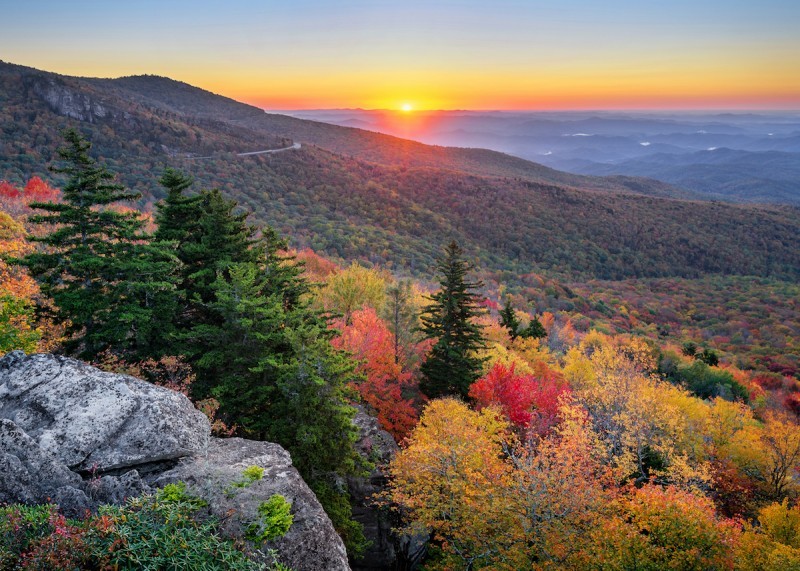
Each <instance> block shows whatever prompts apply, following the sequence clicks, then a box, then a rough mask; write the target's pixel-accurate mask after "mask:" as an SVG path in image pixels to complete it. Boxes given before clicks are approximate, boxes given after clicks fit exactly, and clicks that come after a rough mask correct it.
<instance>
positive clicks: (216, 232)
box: [156, 170, 365, 553]
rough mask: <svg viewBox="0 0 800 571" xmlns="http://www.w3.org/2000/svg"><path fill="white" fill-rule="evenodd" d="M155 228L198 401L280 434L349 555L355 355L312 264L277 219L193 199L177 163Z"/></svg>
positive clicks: (243, 424) (223, 202) (353, 528)
mask: <svg viewBox="0 0 800 571" xmlns="http://www.w3.org/2000/svg"><path fill="white" fill-rule="evenodd" d="M161 183H162V184H163V185H164V186H165V187H166V188H167V191H168V194H167V198H166V199H165V200H164V201H163V202H162V203H160V204H159V205H158V206H157V208H158V210H157V214H156V220H157V221H158V222H159V229H158V232H157V235H158V236H160V237H161V238H163V239H165V240H167V239H168V240H171V241H172V242H173V243H174V244H175V245H176V252H177V256H178V258H179V259H180V260H181V262H182V263H183V266H182V272H181V279H180V289H181V290H182V293H183V295H184V301H183V303H184V306H183V309H182V310H181V311H180V312H179V314H178V315H177V316H176V326H177V329H178V334H177V335H176V343H175V347H176V353H179V354H182V355H185V356H186V357H187V358H188V360H189V362H190V363H191V364H192V366H193V367H194V369H195V371H196V373H197V379H196V380H195V382H194V383H192V387H191V390H192V396H193V397H194V398H196V399H202V398H207V397H214V398H216V399H217V400H218V401H219V404H220V409H219V411H220V414H222V415H223V418H225V419H226V420H229V421H230V422H231V423H232V424H235V425H236V426H237V427H238V430H239V433H240V434H242V435H246V436H250V437H253V438H258V439H266V440H271V441H274V442H278V443H279V444H281V445H282V446H284V447H285V448H286V449H287V450H288V451H289V452H290V453H291V455H292V462H293V463H294V465H295V466H296V467H297V469H298V470H299V471H300V473H301V474H302V475H303V478H304V479H306V481H307V482H308V483H309V485H310V486H311V488H312V489H313V490H314V492H315V493H316V495H317V497H318V498H319V500H320V502H321V503H322V505H323V507H324V508H325V510H326V512H327V513H328V515H329V516H330V517H331V520H332V521H333V523H334V525H335V526H336V529H337V531H338V532H339V533H340V535H342V537H343V539H344V540H345V543H346V545H347V547H348V550H349V551H350V552H351V553H355V552H357V551H358V549H359V547H360V546H363V544H364V541H365V540H364V535H363V530H362V528H361V526H360V525H359V524H358V523H356V522H354V521H353V520H352V510H351V507H350V503H349V496H348V495H347V493H346V492H342V491H341V490H340V489H339V487H338V485H337V484H336V482H338V481H340V479H341V477H343V476H347V475H348V474H353V473H355V472H356V471H357V470H358V468H359V465H360V460H359V456H358V454H357V452H356V451H355V448H354V446H353V443H354V441H355V438H356V429H355V427H354V426H353V423H352V417H353V415H354V414H355V410H354V409H353V408H352V407H351V406H350V405H349V404H348V401H347V399H346V397H345V386H346V385H347V383H348V382H349V381H350V380H351V379H352V378H353V375H354V372H353V371H354V368H355V365H354V363H353V362H352V361H351V360H350V359H349V358H348V357H347V355H346V354H345V353H344V352H342V351H337V350H335V349H334V348H333V347H332V346H331V344H330V339H331V337H332V336H333V335H334V334H335V332H334V331H332V330H331V329H330V328H329V327H328V321H327V319H326V317H325V316H324V315H323V313H321V312H319V311H316V310H314V309H313V308H312V307H311V306H310V299H309V296H308V295H307V294H308V293H309V292H310V289H311V286H310V285H309V284H308V282H307V281H306V280H305V278H304V277H303V276H302V272H303V268H302V266H301V265H299V264H296V263H295V262H294V260H293V258H292V257H290V256H288V255H286V254H285V251H286V248H287V243H286V241H285V240H283V239H282V238H280V237H279V236H278V234H277V233H276V232H275V230H273V229H272V228H271V227H269V226H267V227H265V228H262V229H256V228H254V227H252V226H250V225H248V224H247V214H237V213H236V212H235V210H236V206H237V205H236V202H234V201H231V200H227V199H225V198H224V197H223V196H222V194H221V193H220V192H219V191H218V190H212V191H202V192H200V193H199V194H198V195H196V196H185V195H184V192H185V191H186V190H187V189H188V188H189V186H190V185H191V179H189V178H188V177H186V176H185V175H183V174H181V173H179V172H177V171H171V170H168V171H167V172H165V173H164V176H163V177H162V178H161Z"/></svg>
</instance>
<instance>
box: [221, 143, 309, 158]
mask: <svg viewBox="0 0 800 571" xmlns="http://www.w3.org/2000/svg"><path fill="white" fill-rule="evenodd" d="M299 148H300V143H295V144H294V145H292V146H291V147H283V148H281V149H267V150H266V151H252V152H250V153H236V156H237V157H247V156H250V155H266V154H269V153H282V152H283V151H291V150H293V149H299Z"/></svg>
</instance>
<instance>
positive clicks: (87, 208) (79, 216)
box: [20, 129, 178, 359]
mask: <svg viewBox="0 0 800 571" xmlns="http://www.w3.org/2000/svg"><path fill="white" fill-rule="evenodd" d="M64 138H65V140H66V146H65V147H63V148H61V149H59V151H58V152H59V156H60V157H61V159H62V160H63V161H64V165H63V166H61V167H57V168H53V169H52V170H53V171H54V172H57V173H61V174H65V175H67V177H68V180H67V183H66V184H65V185H64V188H63V201H62V202H45V203H37V202H34V203H32V204H31V207H32V208H34V209H37V210H42V211H44V212H45V213H46V214H38V215H35V216H32V217H31V222H33V223H35V224H43V225H47V228H48V229H50V232H49V233H48V234H46V235H44V236H41V237H36V238H32V240H34V241H36V242H40V243H42V244H44V246H45V248H41V249H39V250H38V251H36V252H34V253H31V254H29V255H28V256H26V257H25V258H24V259H22V260H20V263H22V264H23V265H25V266H27V267H28V269H29V271H30V273H31V275H32V276H33V277H34V278H35V279H36V280H37V281H38V282H39V284H40V286H41V288H42V292H43V293H44V294H45V295H47V296H50V297H52V298H53V301H54V302H55V304H56V312H57V316H56V317H57V319H58V320H59V321H60V322H63V323H66V324H67V333H68V335H69V336H70V337H69V339H68V340H67V342H66V343H65V349H66V351H67V352H68V353H72V354H76V355H78V356H80V357H82V358H85V359H92V358H94V357H96V356H97V355H98V354H99V353H100V352H102V351H104V350H107V349H111V350H112V351H113V352H115V353H117V354H118V355H121V356H123V357H125V358H133V359H136V358H144V357H148V356H158V355H159V354H160V353H161V350H162V345H161V337H162V336H163V335H169V333H170V328H171V324H170V321H169V316H171V315H172V314H173V313H174V307H175V303H176V293H175V290H176V288H175V279H174V276H173V272H174V268H175V267H176V266H177V265H178V262H177V260H176V259H175V257H174V256H173V255H172V254H171V253H170V250H169V248H168V247H167V246H166V245H165V244H163V243H160V242H158V241H154V240H153V238H152V236H149V235H147V234H145V233H144V232H143V227H144V222H143V220H142V219H141V217H140V214H139V213H138V212H135V211H130V212H125V211H119V210H118V209H114V208H112V205H114V204H115V203H118V202H126V201H134V200H137V199H138V198H140V195H139V194H138V193H134V192H128V191H126V190H125V188H124V187H123V186H122V185H120V184H117V183H115V182H114V175H113V174H111V173H110V172H109V171H108V170H106V169H105V168H104V167H103V166H101V165H98V164H97V163H96V162H95V160H94V159H92V158H91V157H90V156H89V149H90V148H91V144H90V143H89V142H88V141H86V139H84V138H83V137H82V136H81V135H80V134H79V133H78V132H77V131H76V130H74V129H69V130H67V131H65V132H64Z"/></svg>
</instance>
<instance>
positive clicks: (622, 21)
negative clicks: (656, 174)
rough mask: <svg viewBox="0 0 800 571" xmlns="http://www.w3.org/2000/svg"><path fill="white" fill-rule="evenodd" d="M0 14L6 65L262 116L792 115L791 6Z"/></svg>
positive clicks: (380, 3) (80, 7)
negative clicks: (175, 94)
mask: <svg viewBox="0 0 800 571" xmlns="http://www.w3.org/2000/svg"><path fill="white" fill-rule="evenodd" d="M4 12H5V13H4V20H5V22H6V26H5V27H6V32H5V33H4V34H3V36H2V37H0V54H2V58H3V59H5V60H7V61H9V60H10V61H14V62H15V63H19V64H21V65H26V66H31V67H35V68H38V69H44V70H47V71H53V72H55V73H60V74H64V75H77V76H83V77H87V76H88V77H119V76H127V75H139V74H143V73H146V74H153V75H162V76H166V77H170V78H173V79H176V80H180V81H184V82H186V83H189V84H191V85H195V86H198V87H201V88H203V89H207V90H209V91H212V92H214V93H219V94H222V95H225V96H228V97H231V98H233V99H236V100H238V101H243V102H246V103H250V104H252V105H255V106H257V107H260V108H263V109H272V110H314V109H357V108H362V109H371V110H377V109H387V110H400V109H402V108H403V107H404V106H410V107H412V108H414V109H416V110H443V111H450V110H475V111H521V110H525V111H543V112H545V111H587V110H609V111H623V110H630V111H634V110H641V111H647V110H653V111H655V110H666V111H671V110H676V111H677V110H700V111H704V110H720V111H728V110H735V111H752V110H758V111H762V110H764V111H766V110H776V111H783V110H794V109H798V108H800V68H798V66H796V65H794V62H795V60H796V54H797V53H800V36H798V34H797V33H796V30H797V28H798V26H799V25H800V3H796V2H792V1H790V0H762V1H761V2H759V3H757V4H756V3H755V2H749V1H747V0H739V1H735V2H725V1H724V0H708V1H707V2H704V3H703V4H702V5H699V6H698V5H695V4H694V3H692V2H691V1H690V0H676V1H675V2H672V3H669V5H648V6H645V5H642V3H640V2H636V1H635V0H614V1H612V2H599V1H596V0H569V1H567V2H564V3H560V4H559V5H557V6H555V5H551V4H547V3H545V2H542V1H538V0H534V1H522V0H498V1H497V2H494V3H492V4H491V5H486V3H485V2H480V1H478V0H436V1H432V2H431V1H429V2H425V1H423V0H408V1H407V2H405V3H403V4H397V3H391V2H387V1H385V0H369V1H368V0H348V1H344V2H329V1H324V0H296V1H295V2H292V3H290V4H286V3H280V2H277V1H268V2H263V1H262V2H259V1H256V0H232V1H231V2H228V3H226V4H225V5H224V6H220V5H217V4H215V3H213V2H209V1H208V0H205V1H203V0H196V1H194V2H188V0H176V1H175V2H171V3H169V4H168V5H162V3H158V2H155V1H154V0H146V1H143V2H140V3H137V4H136V5H128V4H119V5H118V4H112V5H108V4H106V3H102V2H98V1H97V0H78V1H76V2H74V3H70V4H68V5H65V4H63V3H61V2H56V1H54V0H32V1H30V2H26V3H13V4H10V5H9V6H7V7H5V8H4ZM33 31H35V32H36V33H32V32H33Z"/></svg>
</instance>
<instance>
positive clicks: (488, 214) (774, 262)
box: [0, 64, 800, 280]
mask: <svg viewBox="0 0 800 571" xmlns="http://www.w3.org/2000/svg"><path fill="white" fill-rule="evenodd" d="M131 84H133V85H134V86H135V89H133V88H132V87H131ZM143 84H146V85H147V86H148V89H145V88H144V87H143ZM254 109H255V108H252V107H249V106H244V105H241V104H238V103H235V102H232V101H231V100H229V99H225V98H222V97H219V96H215V95H213V94H210V93H208V92H204V91H202V90H198V89H195V88H192V87H191V86H188V85H186V84H181V83H178V82H172V81H171V80H166V79H163V78H152V77H146V78H145V79H141V78H123V79H121V80H96V79H94V80H85V79H79V78H69V77H63V76H56V75H54V74H48V73H45V72H39V71H36V70H31V69H29V68H21V67H19V66H11V65H8V64H0V137H1V138H0V149H2V157H1V158H0V179H8V180H12V181H14V182H18V183H19V182H22V181H24V180H26V179H27V178H28V177H30V176H32V175H35V174H38V175H42V176H44V177H47V178H51V179H52V175H50V174H48V173H47V172H46V171H45V165H46V163H48V162H49V161H50V160H52V158H53V157H54V155H55V148H56V147H57V146H58V145H59V144H60V136H59V134H58V130H59V129H60V128H62V127H64V126H67V125H76V126H78V127H79V128H80V129H81V130H83V131H84V132H86V133H87V135H88V136H89V137H90V139H91V140H92V141H93V143H94V144H95V146H94V149H93V150H94V151H95V153H96V154H97V156H98V157H101V158H102V159H103V160H104V161H105V163H106V164H107V165H108V166H109V168H111V169H112V170H114V171H115V172H117V173H119V176H120V179H121V180H122V182H124V183H125V184H126V185H128V186H130V187H132V188H135V189H137V190H139V191H141V192H142V193H143V194H144V195H145V198H144V201H143V204H142V206H144V207H146V206H147V204H146V203H147V202H149V201H152V200H154V199H157V198H159V197H160V196H162V194H163V192H162V190H161V189H160V188H159V187H158V186H157V183H156V182H155V181H156V180H157V178H158V177H159V176H160V174H161V172H162V171H163V168H164V167H166V166H173V167H176V168H180V169H183V170H185V171H187V172H189V173H190V174H192V175H193V176H194V177H195V178H196V179H197V181H198V187H219V188H221V189H222V190H223V191H224V192H226V194H228V195H229V196H231V197H233V198H235V199H237V200H239V201H240V203H241V204H242V206H243V208H246V209H247V210H250V211H252V212H253V213H254V215H255V217H256V219H257V220H260V221H262V222H267V223H270V224H272V225H274V226H275V227H276V228H277V229H278V230H279V231H281V232H282V233H284V234H289V235H290V236H291V238H292V240H293V242H294V244H295V245H297V246H306V245H308V246H312V247H313V248H314V249H316V250H318V251H320V252H323V253H326V254H328V255H331V256H334V257H339V258H343V259H353V258H360V259H363V260H369V261H373V262H381V263H386V264H388V265H390V266H394V267H396V268H399V269H401V270H403V271H410V272H414V273H419V274H422V275H426V274H429V273H430V271H431V269H432V263H433V260H434V258H435V256H436V255H437V254H438V252H439V251H440V248H441V246H442V245H443V244H445V243H446V242H448V241H449V240H452V239H456V240H458V241H459V242H461V244H462V246H463V247H464V248H465V250H466V251H467V252H469V253H470V255H471V256H472V257H473V258H474V259H475V261H476V262H477V263H478V264H479V265H480V266H481V267H483V268H484V269H486V270H487V271H491V272H505V271H508V272H510V273H508V274H505V273H499V274H498V276H500V279H504V280H505V279H513V277H512V276H513V275H515V274H525V273H528V272H531V271H544V272H548V273H550V274H552V275H557V276H564V277H570V278H590V277H594V278H602V279H623V278H630V277H640V276H652V277H657V276H685V277H693V276H699V275H703V274H706V273H721V274H755V275H770V276H775V277H781V278H788V279H792V280H795V279H797V278H798V277H800V215H798V214H799V213H800V211H798V210H797V209H793V208H782V209H778V208H765V207H744V206H731V205H722V204H714V203H700V202H688V201H680V200H669V199H663V198H657V197H648V196H640V195H636V194H632V193H624V192H598V190H599V189H598V188H597V187H596V186H591V185H589V186H588V187H575V186H573V185H557V184H551V183H544V182H541V181H539V180H535V176H534V174H533V173H536V172H544V173H546V174H547V173H548V170H549V169H545V168H544V167H539V166H538V165H535V164H534V163H527V162H526V161H522V160H519V159H513V158H511V157H507V156H506V155H502V154H499V153H491V152H484V151H478V150H476V151H474V152H472V151H465V150H460V149H456V150H454V149H447V148H444V147H428V146H425V145H421V144H419V143H411V142H407V141H403V140H402V139H396V138H393V137H386V136H383V135H377V134H375V133H369V132H366V131H360V130H357V129H345V128H341V127H332V126H328V125H324V124H321V123H314V122H308V121H303V120H299V119H292V118H289V117H283V116H280V115H268V114H262V113H261V112H260V111H259V112H258V113H259V114H258V115H257V114H256V113H255V112H254V111H253V110H254ZM256 111H258V110H256ZM262 116H263V117H265V118H266V119H262V118H261V117H262ZM295 141H301V142H302V143H304V144H303V146H302V148H301V149H299V150H291V151H286V152H283V153H279V154H275V155H260V156H249V157H237V156H236V154H235V153H238V152H243V151H255V150H261V149H269V148H277V147H283V146H287V144H289V143H292V142H295ZM309 142H311V143H312V144H310V145H309V144H308V143H309ZM323 145H329V146H330V148H323ZM348 146H349V148H351V149H357V150H358V153H365V154H366V153H368V152H370V150H371V152H374V154H375V156H374V157H373V159H374V160H372V161H370V160H367V159H366V158H364V157H362V156H359V155H358V154H357V153H355V152H354V153H348V152H346V151H342V148H347V147H348ZM403 149H406V150H407V152H405V151H404V150H403ZM193 157H194V158H193ZM198 157H210V158H203V159H200V158H198ZM465 157H467V158H465ZM470 157H472V158H473V160H472V161H470V160H468V158H470ZM486 157H489V159H487V158H486ZM439 159H441V160H439ZM504 161H505V162H504ZM440 163H441V164H440ZM515 169H516V171H515ZM539 169H541V171H539ZM510 171H514V172H518V174H520V176H517V175H510V174H508V173H509V172H510ZM523 171H524V172H525V173H528V174H527V175H525V176H522V173H523ZM504 172H505V173H506V174H502V173H504ZM553 172H557V171H553ZM548 176H550V175H549V174H548ZM552 176H556V175H552ZM559 176H560V175H559ZM566 176H570V175H566ZM572 180H574V181H575V182H576V184H577V183H578V182H581V181H585V180H587V179H582V178H581V177H577V178H575V179H572ZM56 182H58V181H56ZM607 184H609V185H611V186H612V187H613V188H614V189H615V190H619V189H620V187H619V183H617V182H615V181H613V180H612V181H610V182H608V183H607ZM503 276H505V277H503Z"/></svg>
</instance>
